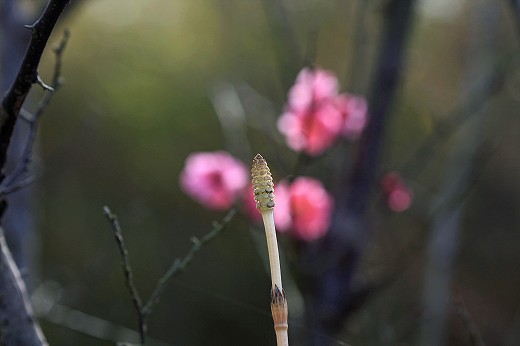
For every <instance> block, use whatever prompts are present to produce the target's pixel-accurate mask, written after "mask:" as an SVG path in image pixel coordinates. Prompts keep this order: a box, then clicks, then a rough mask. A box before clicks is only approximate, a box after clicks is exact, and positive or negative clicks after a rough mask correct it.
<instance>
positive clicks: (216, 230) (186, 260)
mask: <svg viewBox="0 0 520 346" xmlns="http://www.w3.org/2000/svg"><path fill="white" fill-rule="evenodd" d="M235 214H236V210H235V209H231V210H230V211H229V212H228V213H227V214H226V216H224V218H223V219H222V221H220V222H215V223H213V228H212V229H211V230H210V231H209V232H208V233H206V234H205V235H204V236H203V237H202V238H200V239H199V238H197V237H191V242H192V246H191V248H190V250H189V251H188V253H187V254H186V255H185V256H184V257H183V258H176V259H175V260H174V261H173V263H172V264H171V266H170V268H169V269H168V270H167V271H166V273H164V275H163V276H162V277H161V278H160V279H159V281H158V282H157V285H156V286H155V289H154V290H153V292H152V294H151V296H150V298H149V299H148V301H147V302H146V304H145V305H144V307H143V314H144V315H145V317H147V316H148V315H150V313H151V312H152V309H153V308H154V306H155V305H156V304H157V303H158V302H159V300H160V298H161V295H162V293H163V291H164V289H165V288H166V285H167V284H168V282H170V280H171V279H173V278H174V277H175V276H177V275H178V274H179V273H181V272H182V271H183V270H184V269H186V267H187V266H188V265H189V264H190V263H191V261H192V260H193V256H195V254H196V253H197V252H198V251H199V250H200V249H201V248H202V246H203V245H204V244H206V243H207V242H209V241H211V240H212V239H213V238H215V237H216V236H217V235H219V234H220V232H222V231H223V230H224V229H225V228H226V227H227V225H228V224H229V222H231V220H232V219H233V217H234V216H235Z"/></svg>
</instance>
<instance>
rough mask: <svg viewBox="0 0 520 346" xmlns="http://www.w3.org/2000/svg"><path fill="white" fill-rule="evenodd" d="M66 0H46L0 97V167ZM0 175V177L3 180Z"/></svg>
mask: <svg viewBox="0 0 520 346" xmlns="http://www.w3.org/2000/svg"><path fill="white" fill-rule="evenodd" d="M69 2H70V0H50V1H49V3H48V4H47V7H46V8H45V10H44V12H43V14H42V16H41V17H40V18H39V19H38V20H37V21H36V22H35V23H34V24H33V25H31V26H30V27H29V28H30V29H31V31H32V36H31V40H30V42H29V45H28V47H27V50H26V52H25V56H24V58H23V61H22V64H21V66H20V69H19V71H18V74H17V76H16V79H15V81H14V83H13V84H12V85H11V88H10V89H9V90H8V91H7V93H6V94H5V96H4V97H3V99H2V104H1V107H0V169H3V167H4V165H5V161H6V156H7V148H8V146H9V143H10V140H11V136H12V133H13V129H14V124H15V123H16V119H17V118H18V115H19V113H20V109H21V107H22V105H23V103H24V101H25V98H26V97H27V94H28V93H29V90H30V89H31V86H32V85H33V84H34V83H37V82H38V65H39V64H40V59H41V56H42V54H43V50H44V49H45V46H46V45H47V41H48V39H49V37H50V35H51V33H52V30H53V29H54V26H55V25H56V22H57V21H58V18H59V16H60V14H61V13H62V11H63V9H64V8H65V6H66V5H67V4H68V3H69ZM3 178H4V177H3V176H2V175H0V181H1V180H3Z"/></svg>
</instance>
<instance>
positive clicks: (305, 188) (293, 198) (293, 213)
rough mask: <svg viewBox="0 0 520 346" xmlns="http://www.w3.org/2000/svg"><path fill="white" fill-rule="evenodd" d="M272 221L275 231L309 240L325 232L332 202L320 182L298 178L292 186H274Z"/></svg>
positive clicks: (280, 184) (286, 184) (285, 183)
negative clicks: (274, 203) (274, 202)
mask: <svg viewBox="0 0 520 346" xmlns="http://www.w3.org/2000/svg"><path fill="white" fill-rule="evenodd" d="M275 195H276V198H275V201H276V206H275V209H274V222H275V224H276V229H277V230H278V231H279V232H282V233H286V232H287V233H289V234H291V235H292V236H294V237H295V238H298V239H301V240H305V241H312V240H316V239H318V238H320V237H322V236H323V235H325V233H326V232H327V230H328V228H329V225H330V217H331V213H332V206H333V200H332V197H331V196H330V195H329V194H328V193H327V191H326V190H325V189H324V188H323V185H322V184H321V182H320V181H318V180H316V179H313V178H308V177H299V178H297V179H296V180H295V181H294V182H293V183H292V184H289V183H288V182H287V181H281V182H280V183H279V184H278V185H276V186H275Z"/></svg>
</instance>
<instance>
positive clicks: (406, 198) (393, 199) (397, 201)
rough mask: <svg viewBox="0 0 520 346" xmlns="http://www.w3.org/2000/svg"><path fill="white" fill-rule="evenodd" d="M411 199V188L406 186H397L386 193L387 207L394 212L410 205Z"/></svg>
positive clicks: (403, 209)
mask: <svg viewBox="0 0 520 346" xmlns="http://www.w3.org/2000/svg"><path fill="white" fill-rule="evenodd" d="M412 199H413V194H412V190H411V189H410V188H408V187H406V186H399V187H398V188H396V189H394V190H393V191H392V192H390V194H389V195H388V207H389V208H390V209H391V210H393V211H395V212H402V211H405V210H406V209H408V208H409V207H410V205H411V204H412Z"/></svg>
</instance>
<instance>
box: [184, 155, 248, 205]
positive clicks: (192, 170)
mask: <svg viewBox="0 0 520 346" xmlns="http://www.w3.org/2000/svg"><path fill="white" fill-rule="evenodd" d="M248 176H249V174H248V170H247V168H246V166H245V165H244V164H243V163H242V162H240V161H238V160H237V159H235V158H234V157H233V156H231V155H230V154H229V153H227V152H224V151H216V152H198V153H192V154H190V155H189V156H188V158H187V159H186V162H185V165H184V169H183V170H182V172H181V176H180V184H181V188H182V189H183V190H184V192H186V194H188V195H189V196H190V197H192V198H193V199H195V200H196V201H198V202H199V203H201V204H202V205H203V206H205V207H206V208H209V209H216V210H225V209H228V208H230V207H231V205H232V204H233V203H234V202H235V200H236V198H237V197H238V196H239V195H240V193H241V191H242V189H243V188H244V187H245V186H246V185H247V183H248Z"/></svg>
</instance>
